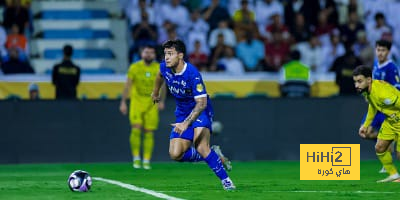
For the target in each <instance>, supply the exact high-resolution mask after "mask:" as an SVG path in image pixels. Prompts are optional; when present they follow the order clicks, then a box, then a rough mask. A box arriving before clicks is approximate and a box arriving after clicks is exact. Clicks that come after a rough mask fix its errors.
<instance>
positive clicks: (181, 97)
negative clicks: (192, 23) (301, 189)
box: [152, 40, 236, 190]
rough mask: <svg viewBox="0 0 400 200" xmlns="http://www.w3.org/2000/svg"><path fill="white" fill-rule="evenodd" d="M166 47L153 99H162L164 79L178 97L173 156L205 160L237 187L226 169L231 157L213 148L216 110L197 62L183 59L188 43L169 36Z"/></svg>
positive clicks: (229, 184) (226, 184)
mask: <svg viewBox="0 0 400 200" xmlns="http://www.w3.org/2000/svg"><path fill="white" fill-rule="evenodd" d="M163 49H164V58H165V62H162V63H161V64H160V72H159V74H158V76H157V77H156V81H155V85H154V89H153V93H152V99H153V101H154V102H158V101H159V100H160V95H159V91H160V88H161V86H162V84H163V83H164V81H165V82H166V84H167V87H168V89H169V91H170V93H171V94H172V95H173V96H174V97H175V101H176V110H175V116H176V121H175V123H173V124H172V126H173V128H172V132H171V135H170V143H169V155H170V157H171V158H172V159H174V160H176V161H180V162H199V161H203V160H204V161H205V162H206V163H207V164H208V166H209V167H210V168H211V169H212V170H213V171H214V173H215V175H216V176H217V177H218V178H219V179H220V180H221V183H222V186H223V188H224V189H225V190H234V189H236V187H235V185H234V184H233V182H232V180H231V179H230V178H229V176H228V174H227V173H226V170H225V168H226V169H227V170H230V169H231V166H230V162H229V160H227V158H225V157H224V155H223V154H222V152H221V150H220V149H219V147H218V146H215V148H210V134H211V123H212V117H213V115H214V111H213V109H212V106H211V101H210V99H209V97H208V94H207V91H206V88H205V86H204V83H203V79H202V76H201V75H200V73H199V72H198V71H197V69H196V67H195V66H193V65H192V64H190V63H188V62H185V61H184V56H185V53H186V47H185V44H184V43H183V42H182V41H181V40H168V41H166V42H165V43H164V44H163ZM192 143H193V145H194V147H193V146H192ZM224 165H225V168H224Z"/></svg>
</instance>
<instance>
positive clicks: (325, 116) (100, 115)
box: [0, 97, 375, 163]
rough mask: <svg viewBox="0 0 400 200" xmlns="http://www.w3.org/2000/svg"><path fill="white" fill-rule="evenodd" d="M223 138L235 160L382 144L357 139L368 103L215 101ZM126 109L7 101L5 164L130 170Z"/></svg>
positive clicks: (163, 137)
mask: <svg viewBox="0 0 400 200" xmlns="http://www.w3.org/2000/svg"><path fill="white" fill-rule="evenodd" d="M213 102H214V110H215V112H216V116H215V120H217V121H221V122H222V123H223V125H224V129H223V132H222V133H221V134H219V135H213V136H212V142H211V143H212V144H219V145H221V146H222V147H223V150H224V152H225V154H226V155H228V156H230V157H231V158H232V159H233V160H298V159H299V148H300V145H299V144H312V143H315V144H324V143H331V144H335V143H339V144H361V159H374V158H375V154H374V152H373V148H374V143H373V142H372V141H362V140H361V139H360V138H359V137H358V136H357V130H358V127H359V123H360V119H361V118H362V115H363V114H364V113H365V112H366V109H367V105H366V103H365V102H364V100H363V99H362V98H360V97H347V98H345V97H340V98H339V97H337V98H329V99H282V98H279V99H240V100H238V99H215V100H214V101H213ZM118 106H119V101H116V100H115V101H0V110H1V111H2V112H1V115H0V125H1V129H0V130H1V132H0V138H1V139H0V163H47V162H120V161H122V162H127V161H130V160H131V157H130V153H129V152H130V150H129V143H128V138H129V122H128V118H127V117H126V116H122V115H121V114H120V113H119V111H118ZM174 106H175V105H174V101H173V100H172V99H169V100H168V101H167V109H166V110H164V111H163V112H161V121H160V129H159V130H158V131H157V132H156V134H155V144H156V145H155V150H154V159H153V160H154V161H169V157H168V141H169V139H168V138H169V132H170V130H171V127H170V125H169V124H170V123H171V122H173V121H174V116H173V112H174V109H175V107H174Z"/></svg>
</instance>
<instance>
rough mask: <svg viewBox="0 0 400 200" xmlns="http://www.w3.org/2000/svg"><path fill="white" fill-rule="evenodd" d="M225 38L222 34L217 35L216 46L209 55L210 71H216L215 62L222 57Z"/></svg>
mask: <svg viewBox="0 0 400 200" xmlns="http://www.w3.org/2000/svg"><path fill="white" fill-rule="evenodd" d="M224 41H225V38H224V35H223V34H222V33H220V34H218V40H217V44H216V45H215V47H214V48H212V49H211V55H210V62H209V63H210V69H209V70H210V71H217V68H218V67H217V64H218V63H217V62H218V60H219V59H220V58H222V56H224V50H225V47H226V46H227V45H225V43H224Z"/></svg>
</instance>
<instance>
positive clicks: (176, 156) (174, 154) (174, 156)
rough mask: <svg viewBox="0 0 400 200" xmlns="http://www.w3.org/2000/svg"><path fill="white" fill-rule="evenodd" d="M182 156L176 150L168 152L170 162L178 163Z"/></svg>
mask: <svg viewBox="0 0 400 200" xmlns="http://www.w3.org/2000/svg"><path fill="white" fill-rule="evenodd" d="M182 155H183V153H182V152H181V151H178V150H176V149H170V150H169V157H170V158H171V159H172V160H176V161H179V160H181V159H182Z"/></svg>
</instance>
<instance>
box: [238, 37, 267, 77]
mask: <svg viewBox="0 0 400 200" xmlns="http://www.w3.org/2000/svg"><path fill="white" fill-rule="evenodd" d="M264 49H265V47H264V44H263V43H262V42H261V41H260V40H258V39H255V38H254V36H253V33H252V32H247V33H246V40H245V41H242V42H239V44H238V45H237V46H236V55H237V57H238V58H239V59H240V60H241V61H242V62H243V64H244V66H245V68H246V71H259V70H261V67H260V65H259V63H260V61H261V60H262V59H263V58H264V57H265V50H264Z"/></svg>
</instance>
